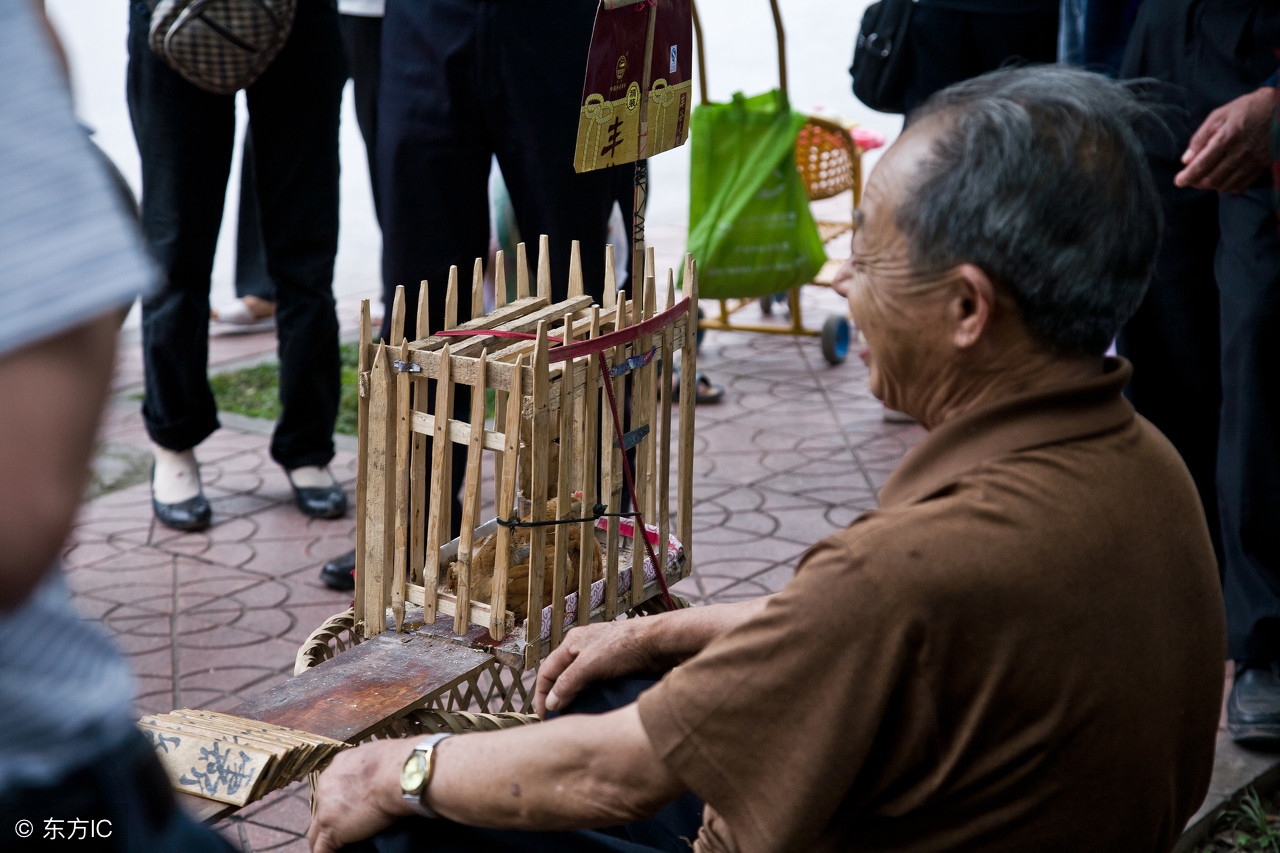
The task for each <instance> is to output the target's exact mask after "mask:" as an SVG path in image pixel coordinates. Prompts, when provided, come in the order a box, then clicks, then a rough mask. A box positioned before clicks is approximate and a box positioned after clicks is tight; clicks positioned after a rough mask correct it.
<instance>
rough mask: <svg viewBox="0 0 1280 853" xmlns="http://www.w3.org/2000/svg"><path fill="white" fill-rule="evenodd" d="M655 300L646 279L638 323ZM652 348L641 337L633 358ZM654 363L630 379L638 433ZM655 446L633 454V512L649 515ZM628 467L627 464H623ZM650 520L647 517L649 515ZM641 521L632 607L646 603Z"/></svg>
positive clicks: (634, 544)
mask: <svg viewBox="0 0 1280 853" xmlns="http://www.w3.org/2000/svg"><path fill="white" fill-rule="evenodd" d="M652 298H653V279H652V278H646V279H645V282H644V287H643V288H641V289H640V290H639V292H638V293H636V294H635V295H634V296H632V297H631V312H632V316H633V317H635V322H636V323H643V322H644V321H645V320H648V319H649V306H650V305H652ZM652 345H653V338H652V336H650V335H641V336H640V337H638V338H636V340H635V343H634V344H633V345H632V346H633V349H632V350H631V352H632V354H633V355H645V354H646V353H648V352H649V348H650V347H651V346H652ZM652 366H653V362H650V363H649V364H648V365H646V366H644V367H641V368H640V369H639V370H636V371H633V372H632V373H631V374H629V377H630V379H631V382H630V385H631V424H630V426H631V429H632V430H637V429H641V428H642V427H645V426H648V427H650V428H651V429H652V423H651V421H652V416H651V412H650V406H649V405H648V401H647V398H648V395H649V394H651V393H652V382H651V381H650V379H651V377H652V375H653V371H652ZM652 444H653V436H652V435H649V436H645V437H644V438H643V439H641V440H640V442H639V443H638V444H637V445H636V446H635V452H634V454H633V456H634V458H635V465H634V467H633V468H632V470H631V483H632V485H633V486H634V487H635V501H634V503H633V504H632V507H631V510H632V511H633V512H639V513H647V512H648V503H649V500H648V497H649V491H648V486H649V447H650V446H651V445H652ZM624 464H625V463H624ZM646 519H647V515H646ZM640 521H641V519H639V518H637V519H635V526H634V528H633V535H634V538H633V539H632V540H631V606H632V607H635V606H636V605H637V604H639V603H640V602H642V601H644V554H645V549H644V540H643V539H642V538H641V537H642V536H644V535H645V529H644V526H643V525H641V523H640Z"/></svg>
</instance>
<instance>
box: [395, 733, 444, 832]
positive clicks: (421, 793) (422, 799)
mask: <svg viewBox="0 0 1280 853" xmlns="http://www.w3.org/2000/svg"><path fill="white" fill-rule="evenodd" d="M449 737H453V733H452V732H440V733H439V734H434V735H431V736H430V737H428V738H426V739H425V740H423V741H422V742H421V743H419V744H418V745H417V746H415V747H414V748H413V751H414V752H415V753H421V755H422V757H423V759H424V760H425V762H426V765H427V768H426V771H425V773H424V775H423V777H422V784H421V785H420V786H418V790H416V791H401V794H402V796H403V797H404V799H405V802H407V803H409V804H410V805H411V806H413V810H414V811H415V812H417V813H418V814H419V815H421V816H422V817H427V818H437V817H439V816H440V815H438V814H436V812H435V810H434V809H432V808H431V807H430V806H428V805H427V800H426V798H427V788H428V786H430V785H431V777H432V776H434V775H435V769H436V754H435V753H436V747H437V746H439V745H440V741H442V740H444V739H445V738H449Z"/></svg>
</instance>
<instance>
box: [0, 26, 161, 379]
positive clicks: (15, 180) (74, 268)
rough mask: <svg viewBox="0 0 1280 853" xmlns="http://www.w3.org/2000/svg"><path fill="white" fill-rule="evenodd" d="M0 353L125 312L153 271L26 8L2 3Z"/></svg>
mask: <svg viewBox="0 0 1280 853" xmlns="http://www.w3.org/2000/svg"><path fill="white" fill-rule="evenodd" d="M0 80H3V81H4V85H3V86H0V356H3V355H5V354H7V353H9V352H12V351H14V350H17V349H19V348H21V347H23V346H25V345H27V344H29V343H32V342H34V341H36V340H39V339H41V338H44V337H47V336H49V335H52V334H55V333H57V332H60V331H63V330H65V329H68V328H71V327H74V326H76V325H78V324H80V323H83V322H86V321H87V320H89V319H91V318H93V317H95V316H97V315H100V314H102V313H103V312H105V311H107V310H109V309H112V308H116V307H119V306H121V305H125V304H127V303H129V302H131V301H132V300H133V298H134V297H135V296H136V295H137V294H138V293H139V292H140V291H141V290H144V289H146V288H148V287H150V285H151V283H152V282H153V280H154V272H153V269H152V266H151V264H150V263H149V261H148V259H147V257H146V255H145V252H144V251H143V248H142V245H141V239H140V236H139V233H138V229H137V227H136V226H135V224H134V223H133V222H131V221H130V219H129V217H128V216H127V215H126V213H125V209H124V207H123V204H122V202H121V199H120V198H119V197H118V195H117V193H116V192H115V191H113V189H112V187H111V186H110V184H109V182H108V178H107V175H106V171H105V169H104V165H103V162H102V160H101V159H100V158H101V156H102V155H101V154H100V152H98V151H97V150H96V149H95V148H93V147H92V143H91V142H90V141H89V139H88V136H87V134H86V133H85V131H84V129H83V128H81V127H80V126H79V125H78V124H77V123H76V120H75V116H74V114H73V112H72V108H71V96H70V93H69V92H68V91H67V86H66V82H65V80H64V78H63V76H62V73H61V70H60V69H59V67H58V66H57V64H56V63H55V61H54V59H53V56H52V53H51V51H50V48H49V44H48V39H47V37H46V34H45V33H44V32H43V30H42V28H41V27H40V26H39V23H38V22H37V20H36V19H35V16H34V14H33V12H32V10H31V8H30V4H28V3H26V2H4V3H0Z"/></svg>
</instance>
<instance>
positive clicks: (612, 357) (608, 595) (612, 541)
mask: <svg viewBox="0 0 1280 853" xmlns="http://www.w3.org/2000/svg"><path fill="white" fill-rule="evenodd" d="M626 326H627V293H626V291H625V290H622V291H618V301H617V302H616V303H615V304H614V321H613V327H614V330H615V331H616V330H620V329H623V328H626ZM626 357H627V352H626V347H625V346H621V345H620V346H616V347H614V348H613V349H612V350H611V351H610V352H609V353H608V358H609V364H610V365H611V366H616V365H618V364H619V363H621V361H622V360H623V359H624V358H626ZM604 381H606V382H608V383H609V384H610V386H611V387H612V389H613V399H614V401H615V403H616V404H617V410H616V412H615V411H614V410H613V409H611V408H610V407H609V406H608V398H607V396H606V403H605V411H604V413H603V416H602V417H601V427H600V462H601V464H602V466H603V468H602V471H601V490H602V491H603V492H604V495H605V503H606V505H607V507H608V510H607V511H608V512H609V515H610V518H609V523H608V526H607V529H606V532H605V550H604V571H605V582H604V618H605V621H610V620H612V619H614V618H615V617H617V615H618V580H619V578H618V573H619V572H620V571H621V570H622V569H621V566H619V559H618V518H617V516H616V513H618V512H621V511H622V489H623V480H622V450H621V448H619V447H618V433H617V429H616V427H615V423H616V420H615V417H614V416H615V414H616V415H617V418H622V417H625V415H624V414H623V400H622V393H621V386H622V380H621V379H618V378H615V377H613V376H610V377H609V378H608V379H606V380H604Z"/></svg>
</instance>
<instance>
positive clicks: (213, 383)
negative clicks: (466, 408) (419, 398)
mask: <svg viewBox="0 0 1280 853" xmlns="http://www.w3.org/2000/svg"><path fill="white" fill-rule="evenodd" d="M338 354H339V357H340V360H341V364H342V372H341V378H342V392H341V395H340V396H339V398H338V420H337V423H335V424H334V427H333V431H334V432H336V433H340V434H342V435H355V434H356V429H357V425H358V424H357V420H358V409H357V406H358V403H359V396H358V395H357V393H356V377H357V373H358V372H359V354H358V353H357V351H356V344H355V343H354V342H352V343H348V344H343V345H342V346H340V347H339V348H338ZM209 386H210V387H211V388H213V396H214V399H216V400H217V401H218V411H220V412H233V413H235V414H237V415H245V416H247V417H250V418H262V419H263V420H268V421H276V420H279V418H280V365H279V364H278V363H276V362H270V363H267V364H258V365H254V366H253V367H246V368H244V369H242V370H230V371H227V372H226V373H219V374H217V375H215V376H210V377H209ZM484 410H485V416H486V417H490V418H492V417H493V389H488V390H486V392H485V404H484Z"/></svg>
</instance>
